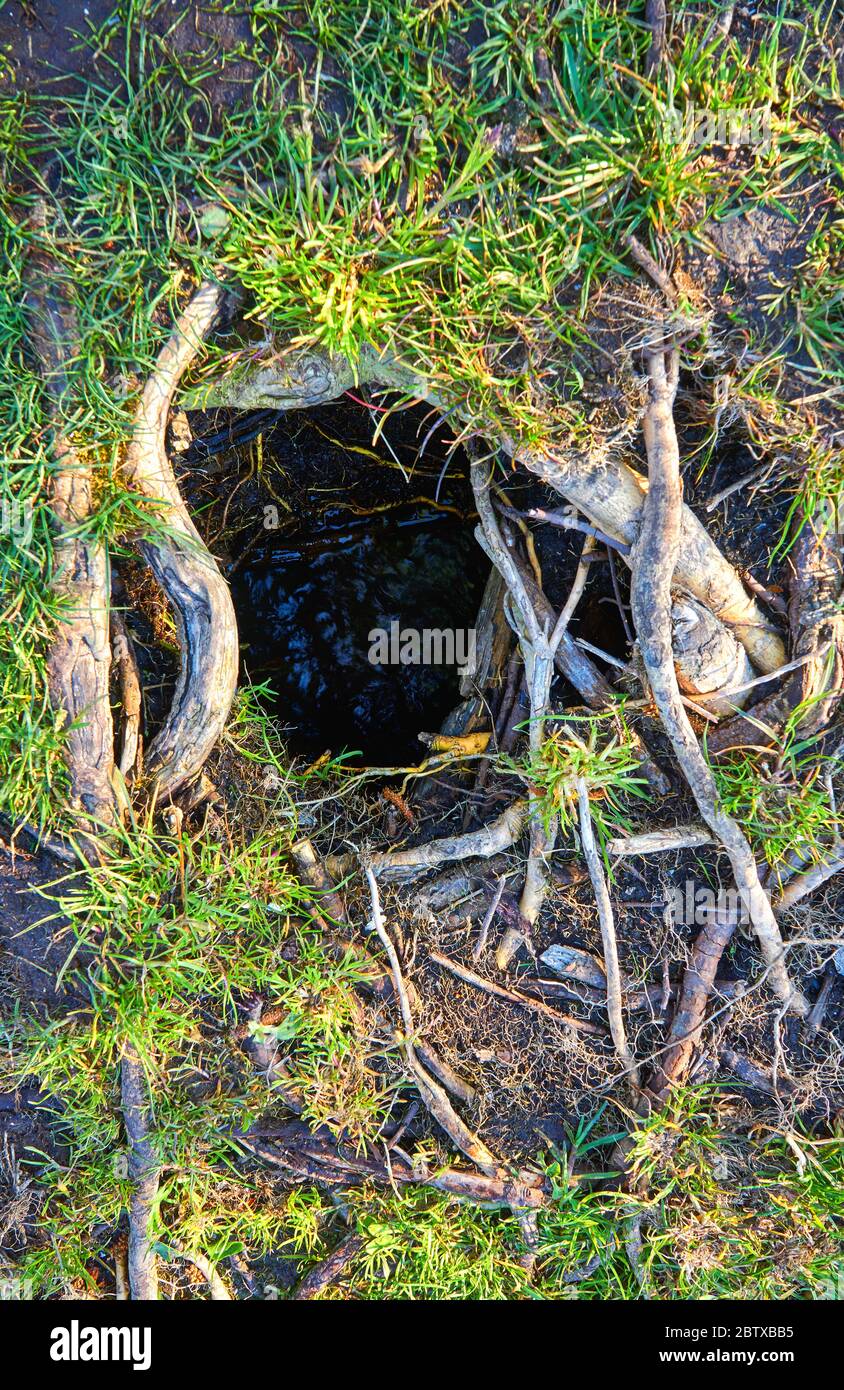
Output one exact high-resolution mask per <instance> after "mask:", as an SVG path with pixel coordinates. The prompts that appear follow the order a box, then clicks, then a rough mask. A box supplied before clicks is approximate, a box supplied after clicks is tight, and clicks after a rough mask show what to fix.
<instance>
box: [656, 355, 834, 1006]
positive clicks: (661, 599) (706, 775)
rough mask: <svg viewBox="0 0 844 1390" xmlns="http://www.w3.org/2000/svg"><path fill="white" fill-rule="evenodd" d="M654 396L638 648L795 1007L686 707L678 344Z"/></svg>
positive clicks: (663, 365) (746, 850) (781, 987)
mask: <svg viewBox="0 0 844 1390" xmlns="http://www.w3.org/2000/svg"><path fill="white" fill-rule="evenodd" d="M646 361H647V368H648V376H649V380H650V400H649V403H648V408H647V410H646V413H645V421H644V429H645V446H646V449H647V454H648V464H649V472H650V487H649V489H648V496H647V500H646V502H645V511H644V519H643V522H642V530H641V534H640V536H639V539H638V541H637V542H636V545H635V547H634V551H633V582H632V588H631V604H632V609H633V620H634V623H635V626H636V633H637V637H638V640H639V648H640V651H641V654H642V659H643V662H644V665H645V669H646V672H647V675H648V680H649V682H650V686H651V690H652V692H653V696H654V699H655V701H656V704H657V707H658V709H659V713H660V716H661V718H662V722H663V724H664V726H665V730H666V733H667V734H668V737H669V738H670V740H671V743H672V746H673V748H674V752H675V754H676V756H677V760H678V762H679V763H680V766H681V768H682V770H683V774H684V776H685V778H686V781H687V782H688V784H689V787H690V788H691V791H692V795H693V796H694V798H695V801H696V802H697V806H698V810H699V811H700V814H701V816H702V817H703V819H704V821H705V822H706V824H707V825H708V826H709V827H710V829H711V830H712V832H713V834H714V835H715V836H716V837H717V839H718V841H719V842H720V844H721V845H722V846H723V848H724V850H725V851H726V853H727V855H728V856H729V859H730V863H731V865H732V868H733V874H734V875H735V881H736V886H737V888H738V890H739V892H740V894H741V897H742V901H743V902H744V904H745V906H746V908H747V911H748V913H749V915H750V920H751V923H752V925H753V928H754V930H755V932H756V935H757V937H758V939H759V944H760V946H761V949H762V954H763V957H764V960H765V964H766V966H767V967H768V972H769V978H770V981H771V985H772V987H773V989H774V990H775V992H776V993H777V995H778V996H779V997H780V999H782V1000H783V1002H784V1003H787V1004H788V1005H789V1007H790V1008H792V1009H793V1010H794V1011H795V1012H797V1013H805V1012H806V1009H807V1005H806V1001H805V1000H804V999H803V997H802V995H800V994H798V993H797V992H796V991H795V989H794V986H793V985H792V983H791V979H790V977H789V974H788V970H787V968H786V965H785V954H784V947H783V941H782V937H781V935H780V930H779V927H778V925H777V921H776V918H775V917H774V913H773V910H772V908H771V904H770V900H769V898H768V895H767V893H766V892H765V890H764V889H763V888H762V885H761V884H760V882H759V874H758V871H757V868H756V863H755V860H754V858H753V854H752V852H751V849H750V846H749V844H748V843H747V840H746V838H745V836H744V834H743V832H742V830H741V828H740V826H739V825H738V824H737V822H736V821H734V820H733V819H732V817H731V816H728V815H726V813H725V812H724V811H723V810H722V809H721V807H720V805H719V802H718V790H717V787H716V785H715V779H714V777H713V775H712V771H711V769H710V767H709V765H708V763H707V762H706V759H705V758H704V756H703V753H702V752H701V749H700V746H699V744H698V741H697V739H696V737H695V735H694V731H693V730H692V727H691V724H690V723H689V720H688V716H687V714H686V712H685V710H684V708H683V703H682V700H681V697H680V690H679V686H678V684H677V675H676V672H675V669H674V660H673V654H672V645H671V584H672V577H673V574H674V568H675V559H676V556H677V552H678V546H679V543H680V530H681V525H682V517H681V483H680V470H679V463H680V456H679V449H678V445H677V434H676V431H675V428H674V418H673V414H672V403H673V399H674V392H675V390H676V383H677V374H678V370H679V364H678V359H677V353H676V350H672V351H671V352H670V353H669V354H668V361H667V362H666V356H665V355H664V354H663V353H661V352H660V353H648V354H647V359H646Z"/></svg>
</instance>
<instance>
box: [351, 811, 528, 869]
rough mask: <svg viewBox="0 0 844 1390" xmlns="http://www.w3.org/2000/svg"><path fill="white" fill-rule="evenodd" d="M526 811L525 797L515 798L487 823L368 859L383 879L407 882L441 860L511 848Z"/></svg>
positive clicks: (478, 856)
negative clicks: (465, 831) (457, 833)
mask: <svg viewBox="0 0 844 1390" xmlns="http://www.w3.org/2000/svg"><path fill="white" fill-rule="evenodd" d="M527 815H528V805H527V802H526V801H514V802H513V803H512V804H511V805H510V806H508V807H507V809H506V811H502V813H501V815H500V816H497V817H496V819H495V820H494V821H490V823H489V825H484V826H482V827H481V829H480V830H470V831H467V833H466V834H465V835H447V836H444V837H443V839H441V840H432V841H430V843H429V844H427V845H418V846H417V847H416V848H415V849H399V850H394V851H392V852H390V853H385V854H373V855H372V857H371V858H370V860H369V864H370V867H371V869H372V871H373V873H374V874H375V875H376V876H377V877H378V878H380V879H382V880H383V881H384V882H388V883H390V882H393V881H394V880H399V881H401V882H407V881H408V880H410V879H413V878H417V877H418V876H419V875H420V874H424V873H427V872H428V870H429V869H435V868H437V867H438V866H439V865H440V864H450V863H456V862H459V861H461V860H464V859H491V858H492V857H493V855H495V854H501V852H502V851H503V850H505V849H510V848H511V847H512V846H513V845H514V844H515V843H516V841H517V840H518V838H519V836H520V835H521V833H522V831H523V829H524V826H525V821H526V820H527Z"/></svg>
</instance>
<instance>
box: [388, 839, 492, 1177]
mask: <svg viewBox="0 0 844 1390" xmlns="http://www.w3.org/2000/svg"><path fill="white" fill-rule="evenodd" d="M365 873H366V879H367V882H368V884H369V892H370V895H371V898H372V926H373V930H374V931H375V933H376V935H377V937H378V940H379V941H380V942H381V945H382V946H383V947H384V950H385V951H386V953H387V959H388V960H389V962H390V970H391V972H392V976H393V983H394V985H395V987H396V994H397V995H398V998H399V1004H400V1007H401V1017H402V1027H403V1030H404V1033H403V1036H402V1037H401V1039H400V1041H401V1046H402V1051H403V1052H404V1057H405V1061H406V1063H407V1067H408V1070H409V1071H410V1072H411V1074H412V1076H413V1079H414V1081H415V1082H416V1085H417V1086H418V1088H419V1094H420V1096H421V1097H422V1101H423V1103H424V1105H425V1108H426V1110H427V1111H428V1113H429V1115H430V1116H431V1117H432V1119H434V1120H436V1122H437V1124H438V1125H440V1126H441V1128H442V1129H444V1130H445V1132H446V1134H447V1135H448V1137H449V1139H450V1140H451V1142H452V1143H453V1144H454V1145H455V1147H456V1148H458V1149H459V1150H460V1152H461V1153H463V1154H465V1155H466V1157H467V1158H470V1159H471V1160H472V1162H473V1163H474V1164H476V1165H477V1167H478V1168H480V1170H481V1172H482V1173H485V1174H486V1176H487V1177H494V1176H495V1175H496V1173H498V1172H499V1171H500V1169H501V1163H500V1162H499V1160H498V1159H497V1158H496V1157H495V1155H494V1154H492V1153H490V1151H489V1149H488V1148H487V1147H486V1144H484V1143H483V1142H482V1141H481V1140H480V1139H479V1138H478V1137H477V1135H476V1134H473V1133H472V1131H471V1130H470V1129H469V1127H468V1125H466V1124H464V1122H463V1120H461V1118H460V1116H459V1115H458V1114H457V1111H456V1110H455V1109H454V1106H453V1105H452V1103H451V1101H450V1100H449V1098H448V1095H447V1093H446V1091H445V1089H444V1087H443V1086H441V1085H440V1084H439V1082H438V1081H436V1080H435V1079H434V1077H432V1076H431V1075H429V1073H428V1072H427V1071H426V1070H425V1068H424V1067H423V1065H422V1063H421V1062H420V1060H419V1057H418V1056H417V1054H416V1049H415V1047H414V1043H413V1015H412V1013H411V1009H410V1001H409V999H408V997H407V990H406V989H405V985H404V979H403V978H402V972H401V965H400V963H399V958H398V955H397V953H396V948H395V946H394V945H393V943H392V941H391V940H390V937H389V934H388V932H387V928H386V927H385V925H384V918H383V915H382V913H381V901H380V898H379V895H378V884H377V882H376V880H375V875H374V874H373V872H372V869H371V868H370V867H369V866H368V865H367V866H365Z"/></svg>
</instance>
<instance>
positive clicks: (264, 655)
mask: <svg viewBox="0 0 844 1390" xmlns="http://www.w3.org/2000/svg"><path fill="white" fill-rule="evenodd" d="M313 442H314V448H315V449H319V448H320V447H322V448H323V449H324V447H325V446H324V443H323V444H322V445H321V444H320V441H319V438H318V437H316V438H315V439H314V441H313ZM296 443H297V448H298V449H299V450H303V449H304V450H307V436H306V435H303V433H302V431H301V430H300V431H299V433H298V434H297V438H296ZM307 462H308V463H309V464H310V465H311V467H312V466H313V458H312V457H310V458H308V460H307ZM335 462H336V460H335ZM286 466H287V468H288V477H289V476H290V472H291V461H290V458H286ZM346 466H347V467H348V468H349V469H352V468H354V469H355V470H356V471H355V475H354V479H352V477H351V476H350V475H349V474H347V475H346V477H345V482H346V483H347V484H348V483H351V482H352V481H354V483H355V486H356V490H357V491H356V495H357V496H358V497H359V496H360V488H361V484H362V481H363V483H364V484H365V488H366V489H367V490H369V491H371V492H372V494H373V496H372V501H373V504H376V505H377V502H378V500H379V499H378V496H377V488H378V486H379V483H380V484H381V485H382V486H383V476H384V470H383V469H380V468H379V467H378V465H377V464H375V465H373V464H372V463H369V464H366V465H365V467H366V468H367V469H368V474H367V478H366V479H364V480H362V479H361V477H360V469H361V467H362V466H364V465H362V464H361V462H360V460H359V459H355V458H353V457H352V456H349V459H348V460H347V461H346ZM389 483H390V487H391V490H392V498H391V510H390V511H388V512H384V513H381V514H376V515H374V516H370V517H354V518H352V519H351V520H350V519H349V516H348V513H347V512H342V511H340V510H339V509H337V508H332V507H331V506H329V507H327V508H325V509H324V510H323V511H321V512H320V513H319V514H318V515H315V514H314V513H311V514H310V515H309V516H308V517H306V518H305V517H303V518H302V520H301V523H300V524H299V525H298V526H294V527H293V529H292V531H291V529H290V528H288V529H287V531H285V533H284V534H283V535H281V534H278V535H273V534H272V533H271V534H270V535H269V536H268V538H267V541H266V544H264V546H263V549H262V550H260V553H259V551H258V548H257V547H256V548H255V550H254V551H253V552H252V553H250V554H249V555H247V556H245V557H244V558H243V560H242V561H241V563H240V564H239V566H238V567H237V568H236V569H235V571H234V572H233V574H232V576H231V585H232V592H233V597H234V600H235V606H236V608H237V613H238V622H239V626H240V637H241V644H242V651H243V665H244V668H245V670H246V671H247V672H248V674H249V676H250V677H251V679H252V680H253V681H265V680H266V681H269V683H270V684H271V686H272V688H273V690H274V692H275V702H274V708H273V710H272V712H273V713H274V714H275V716H276V717H277V718H278V719H279V720H280V721H281V722H282V723H283V724H284V725H285V726H286V727H287V729H288V731H289V732H288V735H287V737H288V742H289V745H290V747H291V748H292V749H294V750H295V751H297V752H300V753H303V754H306V755H309V756H310V755H318V754H320V753H322V752H323V751H324V750H325V749H327V748H330V749H331V750H332V752H333V753H339V752H341V751H343V750H344V749H355V750H360V751H361V752H362V754H363V757H364V759H365V760H366V761H367V762H370V763H377V764H393V763H406V762H408V761H414V762H415V761H418V760H419V757H420V756H422V755H424V749H423V747H422V745H421V744H420V743H419V742H418V738H417V735H418V733H419V732H420V730H429V731H430V730H436V729H437V728H438V727H439V725H440V724H441V722H442V720H443V719H444V717H445V715H446V714H447V713H448V712H449V710H450V709H452V707H453V706H454V705H455V704H457V703H458V701H459V699H460V695H459V690H458V683H459V672H458V670H457V668H456V667H455V666H436V665H404V666H402V665H374V664H372V663H371V662H370V660H369V659H368V658H369V653H370V649H371V646H372V639H371V636H370V634H371V633H373V631H374V630H375V629H384V630H386V631H389V630H390V625H391V623H393V622H398V623H399V624H400V625H401V628H403V629H404V628H415V629H417V630H419V631H422V630H424V629H425V628H428V629H435V628H436V629H443V628H457V629H469V628H472V627H473V626H474V622H475V618H476V616H477V610H478V605H479V603H480V599H481V596H482V594H483V588H484V583H485V581H486V576H487V572H488V563H487V561H486V560H485V558H484V556H483V554H482V552H481V550H480V548H479V547H478V545H477V542H476V541H475V539H474V536H473V522H472V521H469V520H467V521H461V520H460V519H459V518H457V517H455V516H453V515H452V514H450V513H448V512H440V511H436V510H434V509H433V508H428V507H425V506H424V505H420V504H418V502H416V501H412V500H411V499H414V498H416V497H418V494H419V492H420V486H421V485H420V482H419V480H418V479H416V478H415V479H414V480H413V482H412V484H411V485H410V486H409V487H408V502H407V505H402V503H401V501H400V499H399V498H397V497H396V475H395V471H393V473H392V474H391V475H390V479H389ZM456 485H457V484H456V483H454V482H453V483H452V486H453V487H454V486H456ZM424 490H425V493H426V495H428V494H430V495H432V494H433V486H426V487H425V489H424ZM441 500H442V499H441ZM460 500H461V501H467V500H468V499H467V498H466V497H461V499H460ZM469 505H470V504H469ZM467 509H468V508H467Z"/></svg>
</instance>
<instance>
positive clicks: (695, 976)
mask: <svg viewBox="0 0 844 1390" xmlns="http://www.w3.org/2000/svg"><path fill="white" fill-rule="evenodd" d="M737 925H738V916H737V914H732V915H730V916H728V917H725V918H724V919H722V920H721V921H718V920H717V919H716V920H713V921H711V922H708V923H707V925H706V926H705V927H704V928H703V929H702V931H701V932H700V933H699V934H698V937H697V940H696V941H695V944H694V946H693V947H692V956H691V960H690V961H689V964H688V966H687V967H686V973H685V975H684V976H683V985H682V988H681V990H680V998H679V1001H678V1003H677V1008H676V1009H675V1011H674V1017H673V1019H672V1020H671V1027H670V1029H669V1031H668V1038H667V1044H666V1049H665V1051H664V1053H663V1056H662V1061H661V1063H660V1066H659V1069H658V1071H657V1072H656V1074H655V1075H654V1077H653V1078H652V1079H651V1082H650V1087H649V1090H650V1093H651V1094H650V1099H651V1101H652V1103H653V1104H654V1105H655V1106H657V1108H661V1107H662V1106H663V1105H664V1104H665V1102H666V1100H667V1099H668V1095H669V1093H670V1091H671V1089H672V1087H674V1086H677V1085H679V1084H680V1082H681V1081H682V1079H683V1077H684V1076H685V1074H686V1071H687V1070H688V1067H689V1063H690V1062H691V1059H692V1053H693V1051H694V1048H695V1044H696V1043H697V1041H698V1038H699V1037H700V1032H701V1029H702V1028H703V1024H704V1017H705V1014H706V1005H707V1003H708V1001H709V996H710V995H711V993H712V989H713V986H714V984H715V976H716V974H717V972H718V966H719V965H720V963H721V957H722V956H723V954H724V952H725V951H726V949H727V946H728V945H729V943H730V941H731V940H732V936H733V933H734V932H735V929H736V927H737Z"/></svg>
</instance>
